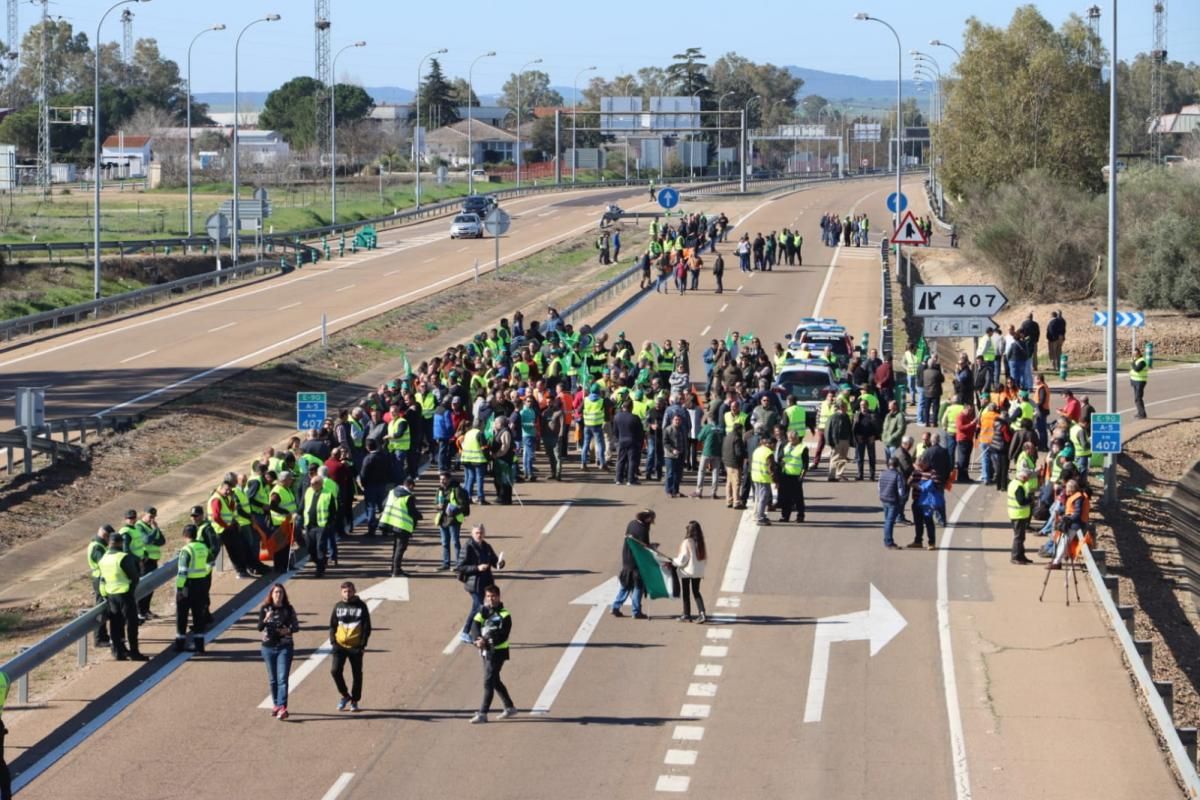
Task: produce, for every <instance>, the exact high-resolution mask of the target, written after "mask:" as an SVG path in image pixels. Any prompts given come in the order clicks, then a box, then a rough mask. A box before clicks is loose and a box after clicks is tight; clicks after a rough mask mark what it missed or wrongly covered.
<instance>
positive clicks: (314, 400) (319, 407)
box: [296, 392, 328, 431]
mask: <svg viewBox="0 0 1200 800" xmlns="http://www.w3.org/2000/svg"><path fill="white" fill-rule="evenodd" d="M327 408H328V407H327V405H326V403H325V393H324V392H296V430H298V431H309V430H312V429H313V428H320V427H321V426H322V425H324V424H325V416H326V411H327Z"/></svg>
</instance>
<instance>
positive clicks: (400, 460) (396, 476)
mask: <svg viewBox="0 0 1200 800" xmlns="http://www.w3.org/2000/svg"><path fill="white" fill-rule="evenodd" d="M407 475H408V451H407V450H393V451H392V481H393V482H395V483H396V484H403V483H404V478H405V477H406V476H407Z"/></svg>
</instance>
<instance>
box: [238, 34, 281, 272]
mask: <svg viewBox="0 0 1200 800" xmlns="http://www.w3.org/2000/svg"><path fill="white" fill-rule="evenodd" d="M278 21H279V15H278V14H267V15H266V16H265V17H259V18H258V19H256V20H254V21H253V22H250V23H249V24H247V25H246V27H244V28H242V30H241V31H240V32H239V33H238V35H237V39H236V40H235V41H234V43H233V224H232V225H231V226H230V227H231V228H232V229H233V263H234V265H235V266H236V265H237V263H238V255H239V251H240V250H241V247H240V246H239V245H240V244H241V242H240V241H239V239H238V234H239V233H240V232H241V226H242V220H241V218H240V217H239V216H238V215H239V210H238V120H239V109H238V99H239V94H238V93H239V86H238V72H239V70H238V66H239V64H238V53H239V50H240V48H241V44H242V36H244V35H245V33H246V31H248V30H250V29H251V28H252V27H254V26H255V25H257V24H258V23H260V22H278Z"/></svg>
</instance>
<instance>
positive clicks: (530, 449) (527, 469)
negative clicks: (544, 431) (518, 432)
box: [521, 435, 537, 480]
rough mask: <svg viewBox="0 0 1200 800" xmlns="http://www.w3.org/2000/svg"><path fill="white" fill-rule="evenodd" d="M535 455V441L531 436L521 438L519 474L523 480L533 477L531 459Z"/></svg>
mask: <svg viewBox="0 0 1200 800" xmlns="http://www.w3.org/2000/svg"><path fill="white" fill-rule="evenodd" d="M536 453H537V439H535V438H534V437H532V436H525V435H522V436H521V472H522V473H523V474H524V475H525V480H529V479H530V478H532V477H533V457H534V455H535V454H536Z"/></svg>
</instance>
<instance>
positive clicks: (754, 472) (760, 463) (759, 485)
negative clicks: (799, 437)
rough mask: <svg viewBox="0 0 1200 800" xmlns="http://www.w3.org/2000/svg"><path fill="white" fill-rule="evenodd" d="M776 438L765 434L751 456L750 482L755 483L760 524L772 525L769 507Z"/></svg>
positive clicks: (755, 501) (756, 518) (757, 514)
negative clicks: (768, 513)
mask: <svg viewBox="0 0 1200 800" xmlns="http://www.w3.org/2000/svg"><path fill="white" fill-rule="evenodd" d="M774 446H775V439H774V438H773V437H772V436H770V435H769V434H764V435H763V436H761V437H760V438H759V440H758V447H757V448H755V450H754V452H753V453H752V454H751V456H750V482H751V483H753V484H754V511H755V521H756V522H757V523H758V524H759V525H770V524H771V520H769V519H767V507H768V506H769V505H770V504H771V484H772V483H774V482H775V478H774V474H775V452H774V449H775V447H774Z"/></svg>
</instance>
